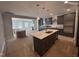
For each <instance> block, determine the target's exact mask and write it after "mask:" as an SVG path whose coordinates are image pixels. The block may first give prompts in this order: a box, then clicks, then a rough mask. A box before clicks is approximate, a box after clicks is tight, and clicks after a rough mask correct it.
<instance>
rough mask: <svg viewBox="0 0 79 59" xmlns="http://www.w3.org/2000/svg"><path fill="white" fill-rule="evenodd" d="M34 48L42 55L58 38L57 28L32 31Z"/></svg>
mask: <svg viewBox="0 0 79 59" xmlns="http://www.w3.org/2000/svg"><path fill="white" fill-rule="evenodd" d="M32 36H33V41H34V50H35V52H37V53H38V54H39V55H40V56H43V55H44V54H45V53H46V52H47V51H48V49H49V48H51V46H52V45H53V44H54V43H55V41H56V40H57V39H58V30H55V29H48V30H42V31H37V32H34V33H32Z"/></svg>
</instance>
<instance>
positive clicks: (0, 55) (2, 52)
mask: <svg viewBox="0 0 79 59" xmlns="http://www.w3.org/2000/svg"><path fill="white" fill-rule="evenodd" d="M4 48H5V42H4V43H3V45H2V50H1V52H0V57H2V56H3V55H4Z"/></svg>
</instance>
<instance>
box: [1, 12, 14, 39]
mask: <svg viewBox="0 0 79 59" xmlns="http://www.w3.org/2000/svg"><path fill="white" fill-rule="evenodd" d="M12 16H13V14H12V13H10V12H4V13H2V17H3V24H4V33H5V38H6V40H12V39H13V30H12Z"/></svg>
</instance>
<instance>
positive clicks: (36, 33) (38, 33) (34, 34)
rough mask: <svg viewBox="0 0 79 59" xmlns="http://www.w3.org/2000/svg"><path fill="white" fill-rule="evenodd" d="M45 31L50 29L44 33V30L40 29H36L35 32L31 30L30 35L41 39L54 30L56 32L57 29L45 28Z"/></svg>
mask: <svg viewBox="0 0 79 59" xmlns="http://www.w3.org/2000/svg"><path fill="white" fill-rule="evenodd" d="M47 31H51V32H50V33H46V31H45V30H42V31H36V32H33V33H31V35H32V36H34V37H36V38H38V39H43V38H45V37H47V36H49V35H51V34H53V33H55V32H57V31H58V30H55V29H47Z"/></svg>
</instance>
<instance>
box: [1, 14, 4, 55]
mask: <svg viewBox="0 0 79 59" xmlns="http://www.w3.org/2000/svg"><path fill="white" fill-rule="evenodd" d="M4 44H5V37H4V28H3V21H2V15H1V13H0V56H1V55H2V52H3V48H4Z"/></svg>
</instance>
